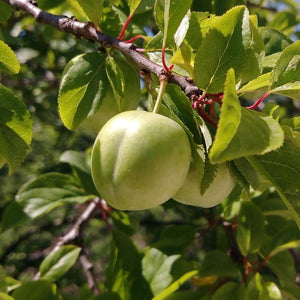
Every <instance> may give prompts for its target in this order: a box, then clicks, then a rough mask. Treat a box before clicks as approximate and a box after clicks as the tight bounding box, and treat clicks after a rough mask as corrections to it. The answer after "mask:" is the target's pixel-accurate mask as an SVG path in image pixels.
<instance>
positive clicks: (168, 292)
mask: <svg viewBox="0 0 300 300" xmlns="http://www.w3.org/2000/svg"><path fill="white" fill-rule="evenodd" d="M197 274H198V271H196V270H194V271H190V272H188V273H186V274H184V275H182V276H181V277H180V278H179V279H177V280H176V281H174V282H173V283H172V284H171V285H170V286H169V287H167V288H166V289H165V290H164V291H162V292H161V293H160V294H159V295H157V296H156V297H154V298H153V299H152V300H163V299H166V300H168V299H169V296H170V295H172V294H173V293H174V292H176V291H177V290H178V289H179V288H180V287H181V286H182V285H183V284H184V283H185V282H186V281H188V280H189V279H191V278H192V277H194V276H195V275H197ZM185 296H186V295H185ZM181 297H182V295H181ZM172 299H174V298H172ZM181 299H188V298H186V297H184V298H181Z"/></svg>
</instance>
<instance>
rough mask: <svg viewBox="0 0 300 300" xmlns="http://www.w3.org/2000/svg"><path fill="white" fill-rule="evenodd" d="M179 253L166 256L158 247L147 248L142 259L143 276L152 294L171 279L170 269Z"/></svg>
mask: <svg viewBox="0 0 300 300" xmlns="http://www.w3.org/2000/svg"><path fill="white" fill-rule="evenodd" d="M179 257H180V256H179V255H171V256H167V255H165V254H164V253H162V252H161V251H159V250H158V249H155V248H149V249H148V250H147V251H146V253H145V256H144V258H143V260H142V269H143V276H144V277H145V278H146V280H147V281H148V282H149V284H150V287H151V290H152V293H153V295H158V294H160V293H161V292H163V291H164V289H165V288H167V286H168V285H169V284H170V283H171V282H172V281H173V276H172V274H171V269H172V266H173V264H174V262H175V261H176V260H178V258H179Z"/></svg>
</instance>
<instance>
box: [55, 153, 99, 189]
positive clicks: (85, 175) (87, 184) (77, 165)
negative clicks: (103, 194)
mask: <svg viewBox="0 0 300 300" xmlns="http://www.w3.org/2000/svg"><path fill="white" fill-rule="evenodd" d="M60 161H61V162H64V163H68V164H70V166H71V167H72V168H73V170H74V172H75V174H76V175H77V177H78V179H79V180H80V182H81V184H82V187H83V188H84V189H85V190H86V191H87V192H88V193H90V194H94V195H97V194H98V192H97V190H96V188H95V185H94V182H93V179H92V175H91V167H90V164H89V163H88V161H87V157H86V156H85V155H84V154H83V153H82V152H77V151H73V150H69V151H66V152H64V153H63V154H62V155H61V156H60Z"/></svg>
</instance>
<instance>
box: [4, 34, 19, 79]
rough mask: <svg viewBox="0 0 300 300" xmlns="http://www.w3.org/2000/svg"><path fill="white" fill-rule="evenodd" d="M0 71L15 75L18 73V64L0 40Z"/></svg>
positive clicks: (13, 55)
mask: <svg viewBox="0 0 300 300" xmlns="http://www.w3.org/2000/svg"><path fill="white" fill-rule="evenodd" d="M0 70H3V71H5V72H8V73H13V74H17V73H19V71H20V63H19V61H18V59H17V57H16V55H15V53H14V52H13V51H12V50H11V48H10V47H9V46H8V45H6V44H5V43H4V42H3V41H1V40H0Z"/></svg>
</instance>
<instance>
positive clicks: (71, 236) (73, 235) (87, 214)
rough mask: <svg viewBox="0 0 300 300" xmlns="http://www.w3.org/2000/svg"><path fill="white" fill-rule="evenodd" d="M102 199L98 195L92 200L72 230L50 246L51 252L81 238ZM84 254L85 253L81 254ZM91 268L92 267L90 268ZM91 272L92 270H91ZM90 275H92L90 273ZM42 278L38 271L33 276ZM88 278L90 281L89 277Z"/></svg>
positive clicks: (35, 278) (36, 278)
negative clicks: (82, 231)
mask: <svg viewBox="0 0 300 300" xmlns="http://www.w3.org/2000/svg"><path fill="white" fill-rule="evenodd" d="M100 201H101V199H100V198H98V197H96V198H95V199H94V201H93V202H91V203H90V204H89V205H88V206H87V207H86V209H85V210H84V211H83V213H82V214H81V215H80V216H79V218H78V219H77V221H76V223H75V224H74V225H73V226H72V227H71V228H70V230H69V231H68V232H67V233H66V234H65V235H64V236H62V237H61V238H60V239H59V240H58V242H57V243H56V244H55V245H54V247H52V248H51V247H49V253H50V252H51V251H53V250H56V249H58V248H59V247H61V246H63V245H66V244H68V243H70V242H72V241H75V240H76V239H78V238H79V236H80V232H81V229H82V227H83V225H84V224H86V222H87V221H88V220H90V219H91V218H92V217H93V216H94V214H95V212H97V210H98V209H99V207H98V204H99V203H100ZM81 255H83V254H81ZM89 269H90V268H89ZM84 272H85V274H86V272H87V271H86V270H84ZM89 272H91V271H89ZM89 276H90V275H89ZM39 278H40V273H39V272H37V273H36V274H35V276H34V278H33V280H38V279H39ZM87 280H88V282H89V280H90V279H89V277H87Z"/></svg>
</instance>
